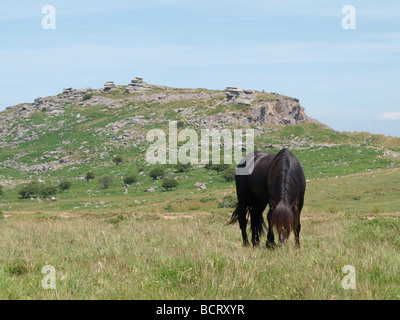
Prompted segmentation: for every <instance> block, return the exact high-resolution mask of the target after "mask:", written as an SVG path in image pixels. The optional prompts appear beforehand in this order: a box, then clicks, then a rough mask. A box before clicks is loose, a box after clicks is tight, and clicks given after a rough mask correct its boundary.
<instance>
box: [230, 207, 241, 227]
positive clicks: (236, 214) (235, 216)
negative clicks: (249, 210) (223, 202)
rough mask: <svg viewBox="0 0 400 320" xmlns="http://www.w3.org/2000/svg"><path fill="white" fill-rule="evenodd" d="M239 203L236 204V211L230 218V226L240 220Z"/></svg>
mask: <svg viewBox="0 0 400 320" xmlns="http://www.w3.org/2000/svg"><path fill="white" fill-rule="evenodd" d="M239 213H240V212H239V202H238V203H236V208H235V210H234V211H233V213H232V216H231V218H230V220H229V221H228V223H227V224H228V225H229V224H234V223H235V222H236V221H238V219H239Z"/></svg>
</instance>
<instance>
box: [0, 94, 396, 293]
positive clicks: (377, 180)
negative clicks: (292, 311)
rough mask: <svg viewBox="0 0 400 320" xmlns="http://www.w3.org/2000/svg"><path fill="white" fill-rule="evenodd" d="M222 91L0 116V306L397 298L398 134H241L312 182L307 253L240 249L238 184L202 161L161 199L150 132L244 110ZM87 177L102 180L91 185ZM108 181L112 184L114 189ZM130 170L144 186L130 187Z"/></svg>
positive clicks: (305, 224) (176, 175) (320, 129)
mask: <svg viewBox="0 0 400 320" xmlns="http://www.w3.org/2000/svg"><path fill="white" fill-rule="evenodd" d="M157 90H161V89H155V92H158V91H157ZM163 90H168V92H169V91H171V92H175V93H182V94H183V93H190V92H192V93H193V92H195V93H207V95H206V96H210V95H211V94H212V93H215V92H212V91H209V90H208V91H207V90H203V89H196V90H189V89H179V90H178V91H177V90H175V89H163ZM171 92H169V93H171ZM217 93H218V92H217ZM219 93H220V94H217V95H214V96H212V95H211V96H212V97H211V98H204V99H203V98H198V99H195V100H192V99H190V100H185V99H184V100H171V101H170V102H166V103H163V104H161V103H159V102H157V101H153V100H148V101H144V100H143V101H139V100H135V99H133V98H134V96H131V95H128V94H126V93H125V91H124V90H122V89H121V90H117V91H115V92H110V93H106V94H98V95H99V97H100V98H113V99H122V100H121V101H118V102H115V103H113V105H112V107H107V108H106V106H105V105H104V104H99V105H90V106H89V105H74V104H73V103H72V102H67V103H65V106H64V108H63V109H62V111H63V113H61V114H60V115H58V116H54V115H51V114H46V113H45V112H42V111H34V112H33V113H32V114H30V115H29V116H28V115H27V114H25V116H24V117H23V116H21V113H20V111H19V109H20V108H21V106H16V107H14V108H13V110H6V111H4V112H2V116H4V118H3V120H1V121H0V133H2V134H3V135H2V139H1V141H0V183H1V186H2V188H0V299H399V297H400V280H399V279H400V278H399V276H398V275H399V268H400V263H399V262H400V261H399V260H400V255H399V248H400V247H399V246H400V242H399V239H400V237H399V231H400V230H399V229H400V221H399V219H400V200H399V194H400V185H399V183H398V181H399V180H400V158H399V152H400V147H399V146H400V138H394V137H385V136H383V135H372V134H369V133H346V132H337V131H334V130H331V129H329V128H327V127H326V126H323V125H320V124H316V123H307V124H299V125H293V126H274V125H271V126H270V125H261V124H260V125H255V124H247V125H245V126H244V127H240V128H242V129H245V128H253V129H255V131H256V136H255V149H256V150H263V151H270V152H276V151H278V149H281V148H283V147H286V148H289V150H290V151H292V152H293V153H294V154H295V155H296V156H297V157H298V159H299V160H300V162H301V164H302V166H303V168H304V171H305V176H306V178H307V192H306V196H305V207H304V210H303V212H302V232H301V235H300V241H301V244H302V247H301V249H298V250H296V249H295V248H294V246H293V239H290V241H289V244H288V245H287V246H283V247H280V248H277V249H276V250H275V251H269V250H267V249H266V248H265V247H264V246H260V247H259V248H255V249H253V248H243V247H242V242H241V236H240V232H239V228H238V226H226V223H227V222H228V220H229V217H230V215H231V213H232V211H233V209H232V208H233V206H234V205H235V202H236V195H235V186H234V182H233V181H226V180H225V178H224V176H223V174H222V173H218V172H216V171H214V170H211V169H210V168H206V167H205V166H204V165H194V166H193V167H192V168H190V169H188V171H187V172H179V171H178V170H176V169H175V168H174V166H173V165H171V164H167V165H163V169H164V171H165V174H164V178H173V179H176V181H177V182H178V183H179V184H178V186H177V188H174V189H172V190H170V191H166V190H164V188H163V187H162V183H163V180H162V179H160V180H154V179H153V178H152V177H151V176H150V171H151V169H153V168H154V166H152V165H149V163H148V162H147V161H146V159H145V154H146V150H148V147H149V143H148V142H146V141H145V136H146V133H147V132H148V131H149V130H150V129H153V128H157V129H160V128H161V129H168V124H169V123H168V121H170V120H176V121H181V125H182V127H185V128H195V129H196V130H199V128H200V127H199V126H198V125H199V122H201V121H202V120H201V119H203V116H204V115H207V116H215V117H216V118H218V115H220V113H222V114H221V116H223V115H224V114H225V113H227V112H228V113H229V112H235V113H240V112H241V113H244V114H246V113H248V112H249V108H248V106H243V105H224V104H222V102H223V101H224V100H225V97H224V94H222V92H219ZM260 94H261V93H260ZM203 97H205V96H204V95H203ZM260 98H265V99H267V100H268V99H275V98H276V97H275V96H270V95H269V94H262V96H260ZM181 109H182V110H186V114H185V115H184V114H183V113H181V112H179V110H181ZM177 110H178V111H177ZM182 110H181V111H182ZM12 114H14V117H13V118H12V120H7V119H6V118H7V117H8V116H10V115H12ZM22 115H23V114H22ZM4 119H6V120H4ZM235 128H236V127H235ZM235 128H234V127H229V129H231V130H232V129H235ZM22 138H24V140H21V139H22ZM116 155H120V156H121V157H122V159H123V161H122V163H121V164H119V165H116V164H115V163H113V158H114V157H115V156H116ZM43 166H47V168H44V167H43ZM88 171H93V172H94V174H95V176H96V177H95V179H93V180H91V181H89V182H87V181H86V180H85V175H86V173H87V172H88ZM104 175H110V176H112V177H113V179H114V181H113V183H111V185H110V186H109V188H103V186H102V185H101V184H100V182H99V177H101V176H104ZM127 175H134V176H135V177H136V178H137V179H136V182H134V183H132V184H131V185H130V186H126V185H124V183H123V178H124V177H126V176H127ZM63 180H68V181H69V182H71V187H70V189H68V190H65V191H64V192H60V191H59V192H57V194H55V195H53V196H49V197H47V196H39V193H38V194H34V195H32V196H30V197H27V198H26V199H22V198H21V196H20V194H19V191H20V190H21V189H22V187H23V186H24V185H26V184H27V183H29V182H30V181H35V182H37V183H38V184H39V185H42V186H54V187H55V186H57V185H58V184H59V182H60V181H63ZM197 183H201V184H204V185H205V186H206V188H205V189H201V188H199V187H198V186H196V184H197ZM146 189H152V190H153V192H147V191H146ZM263 242H264V243H265V238H264V239H263ZM346 265H351V266H353V267H354V268H355V274H356V289H355V290H345V289H344V288H343V287H342V285H341V283H342V280H343V278H344V277H345V274H344V271H343V267H344V266H346ZM44 266H52V267H53V268H54V270H55V272H56V274H55V276H56V288H57V290H52V289H49V290H45V289H43V288H42V279H43V278H44V277H45V274H43V273H42V272H41V271H42V268H43V267H44Z"/></svg>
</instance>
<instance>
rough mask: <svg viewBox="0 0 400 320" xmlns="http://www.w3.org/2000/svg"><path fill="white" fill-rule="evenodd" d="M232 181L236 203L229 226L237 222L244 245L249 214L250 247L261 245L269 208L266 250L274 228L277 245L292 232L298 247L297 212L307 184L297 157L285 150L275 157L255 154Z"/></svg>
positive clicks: (272, 245) (262, 153)
mask: <svg viewBox="0 0 400 320" xmlns="http://www.w3.org/2000/svg"><path fill="white" fill-rule="evenodd" d="M245 168H247V170H248V171H246V170H244V169H245ZM239 170H242V171H239ZM235 181H236V193H237V197H238V203H237V205H236V209H235V211H234V212H233V214H232V217H231V219H230V221H229V224H232V223H234V222H236V221H239V226H240V229H241V231H242V238H243V244H244V245H245V246H247V245H249V241H248V238H247V231H246V226H247V220H248V213H249V214H250V223H251V242H252V244H253V246H257V245H258V244H259V243H260V236H261V234H263V233H264V228H265V223H264V219H263V215H262V214H263V211H264V209H265V208H266V206H267V205H269V211H268V214H267V220H268V234H267V247H269V248H272V247H274V245H275V239H274V232H273V229H276V231H277V232H278V234H279V242H280V243H283V242H286V239H287V238H288V237H289V235H290V233H291V231H293V232H294V235H295V243H296V245H297V246H300V240H299V234H300V228H301V226H300V212H301V210H302V208H303V203H304V193H305V190H306V181H305V177H304V172H303V169H302V167H301V165H300V162H299V161H298V160H297V158H296V157H295V156H294V155H293V154H292V153H291V152H289V151H288V150H287V149H283V150H281V151H279V152H278V153H277V154H274V153H269V152H260V151H255V152H253V153H250V154H248V155H247V156H246V157H245V158H244V159H243V160H242V161H241V163H240V164H239V165H238V168H237V169H236V176H235Z"/></svg>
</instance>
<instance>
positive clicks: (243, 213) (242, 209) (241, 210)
mask: <svg viewBox="0 0 400 320" xmlns="http://www.w3.org/2000/svg"><path fill="white" fill-rule="evenodd" d="M237 210H238V221H239V227H240V230H241V231H242V239H243V245H244V246H246V247H247V246H249V245H250V243H249V239H248V237H247V230H246V228H247V205H243V204H241V203H239V204H238V207H237Z"/></svg>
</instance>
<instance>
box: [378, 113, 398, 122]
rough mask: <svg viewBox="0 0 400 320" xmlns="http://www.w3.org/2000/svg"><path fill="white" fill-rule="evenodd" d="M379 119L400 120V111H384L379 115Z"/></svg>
mask: <svg viewBox="0 0 400 320" xmlns="http://www.w3.org/2000/svg"><path fill="white" fill-rule="evenodd" d="M378 120H383V121H386V120H400V112H384V113H381V114H380V115H379V116H378Z"/></svg>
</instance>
